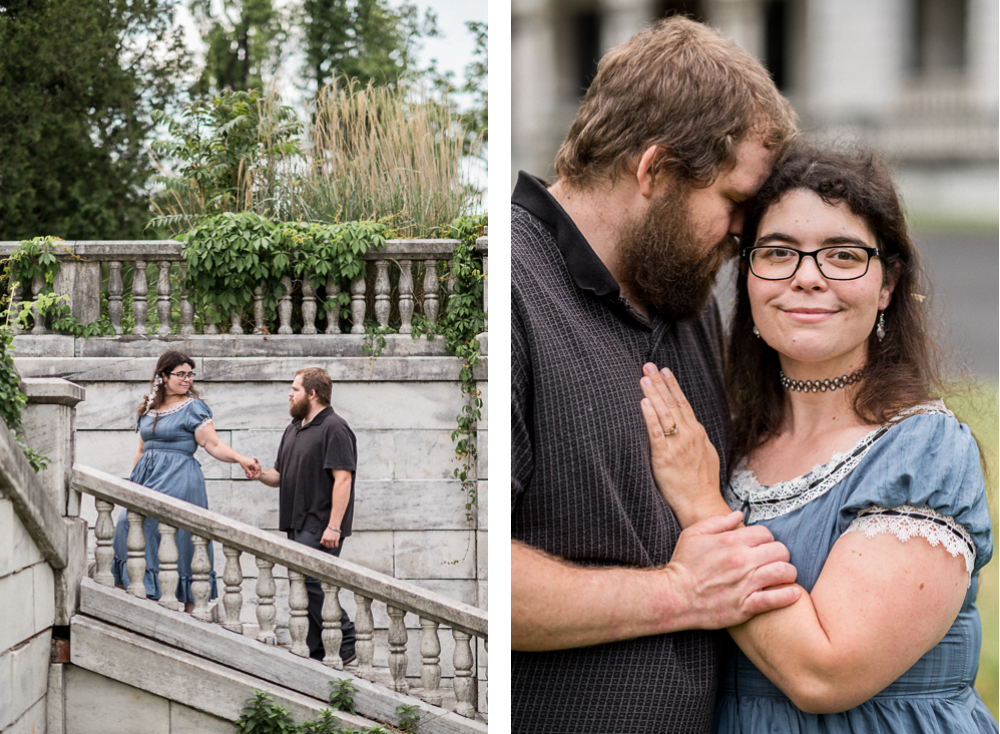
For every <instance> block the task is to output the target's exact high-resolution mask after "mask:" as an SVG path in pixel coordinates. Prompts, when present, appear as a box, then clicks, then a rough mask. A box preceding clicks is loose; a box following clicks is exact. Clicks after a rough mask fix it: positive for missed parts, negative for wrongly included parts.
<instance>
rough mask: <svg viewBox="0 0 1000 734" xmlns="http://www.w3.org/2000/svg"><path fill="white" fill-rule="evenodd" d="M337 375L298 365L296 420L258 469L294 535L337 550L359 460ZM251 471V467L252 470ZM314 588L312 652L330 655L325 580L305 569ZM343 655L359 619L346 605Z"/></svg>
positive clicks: (350, 512) (292, 395) (283, 526)
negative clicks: (337, 407) (269, 463)
mask: <svg viewBox="0 0 1000 734" xmlns="http://www.w3.org/2000/svg"><path fill="white" fill-rule="evenodd" d="M332 391H333V382H332V381H331V380H330V375H329V374H327V372H326V370H323V369H320V368H318V367H309V368H307V369H303V370H299V371H298V372H296V373H295V379H294V380H292V389H291V391H290V392H289V393H288V412H289V414H290V415H291V416H292V422H291V423H290V424H289V425H288V427H287V428H285V433H284V435H283V436H282V437H281V443H280V444H279V445H278V458H277V459H276V460H275V463H274V468H273V469H267V470H265V471H262V472H260V473H259V474H257V475H256V476H250V478H251V479H258V480H260V481H261V482H263V483H264V484H266V485H267V486H269V487H278V488H279V491H278V529H279V530H284V531H285V533H286V534H287V535H288V538H289V540H294V541H296V542H298V543H302V544H304V545H308V546H309V547H310V548H315V549H317V550H321V551H325V552H327V553H329V554H331V555H334V556H339V555H340V551H341V550H342V549H343V547H344V539H345V538H346V537H347V536H349V535H350V534H351V524H352V522H353V520H354V478H355V472H356V469H357V464H358V442H357V439H356V438H355V436H354V432H353V431H352V430H351V428H350V426H348V425H347V421H345V420H344V419H343V418H341V417H340V416H339V415H337V414H336V413H335V412H334V410H333V408H331V407H330V396H331V393H332ZM248 476H249V475H248ZM306 591H307V592H308V594H309V615H308V616H309V633H308V636H307V637H306V643H307V644H308V645H309V657H311V658H313V659H315V660H322V659H323V658H324V651H323V638H322V635H323V616H322V611H323V598H324V594H323V587H322V585H321V584H320V582H319V580H318V579H315V578H313V577H311V576H308V577H306ZM340 630H341V632H343V634H344V637H343V640H342V642H341V644H340V651H339V652H340V658H341V660H342V661H343V663H344V664H347V663H349V662H351V661H352V660H354V659H355V658H356V657H357V655H356V653H355V651H354V643H355V639H356V634H355V631H354V623H353V622H351V619H350V617H348V616H347V612H346V611H344V608H343V607H341V610H340Z"/></svg>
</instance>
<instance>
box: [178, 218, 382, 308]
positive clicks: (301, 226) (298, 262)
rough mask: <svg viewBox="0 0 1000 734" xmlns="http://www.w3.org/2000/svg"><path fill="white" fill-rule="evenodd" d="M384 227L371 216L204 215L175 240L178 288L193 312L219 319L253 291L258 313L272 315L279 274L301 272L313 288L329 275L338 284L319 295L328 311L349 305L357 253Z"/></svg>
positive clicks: (248, 301) (247, 303)
mask: <svg viewBox="0 0 1000 734" xmlns="http://www.w3.org/2000/svg"><path fill="white" fill-rule="evenodd" d="M389 234H390V230H389V228H388V227H387V226H386V225H384V224H381V223H379V222H343V223H339V224H319V223H315V222H277V223H276V222H271V221H269V220H267V219H265V218H263V217H260V216H258V215H256V214H253V213H251V212H241V213H238V214H234V213H230V212H227V213H225V214H219V215H216V216H214V217H209V218H208V219H205V220H204V221H202V222H201V223H200V224H198V225H197V226H195V227H193V228H192V229H190V230H189V231H188V232H186V233H185V234H183V235H181V236H180V237H179V239H180V240H181V241H183V242H184V247H183V256H184V260H185V261H186V262H187V267H188V270H187V280H186V283H185V285H186V287H188V288H190V289H191V297H192V300H193V303H194V305H195V309H196V311H199V312H201V313H204V314H205V315H206V319H208V320H211V321H212V322H214V323H219V322H220V321H222V320H223V319H224V318H226V315H228V314H229V313H231V312H232V311H233V310H236V311H239V312H241V313H246V312H247V311H248V309H249V308H250V307H251V306H252V304H253V297H254V290H255V289H256V288H260V289H261V292H262V294H263V301H262V303H263V306H264V316H265V319H267V320H268V321H273V320H274V318H275V317H276V313H277V304H278V301H279V300H280V299H281V297H282V296H283V295H284V294H285V286H284V285H283V284H282V282H281V279H282V278H284V277H288V276H291V277H292V278H294V279H299V280H301V279H304V278H308V280H309V282H310V284H311V285H312V286H313V288H315V289H319V288H320V287H321V286H325V284H326V283H327V280H328V279H329V278H331V277H332V278H333V279H334V280H336V281H337V282H339V283H340V284H341V287H342V290H341V292H340V294H339V296H338V297H337V298H336V299H335V298H328V299H326V303H325V304H324V306H325V308H326V309H327V310H328V311H338V310H339V309H340V307H346V306H347V305H348V304H349V303H350V291H349V285H350V281H351V279H352V278H356V277H358V276H359V275H360V274H361V273H362V272H363V270H364V268H365V261H364V260H363V259H361V255H363V254H364V253H366V252H367V251H368V250H370V249H374V248H379V247H385V241H386V238H387V236H388V235H389Z"/></svg>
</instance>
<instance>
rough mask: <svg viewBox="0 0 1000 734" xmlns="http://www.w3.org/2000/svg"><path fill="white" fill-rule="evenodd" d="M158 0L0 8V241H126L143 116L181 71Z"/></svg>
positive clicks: (147, 164) (141, 219) (144, 166)
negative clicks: (44, 238)
mask: <svg viewBox="0 0 1000 734" xmlns="http://www.w3.org/2000/svg"><path fill="white" fill-rule="evenodd" d="M172 26H173V18H172V11H171V9H170V4H169V2H168V1H167V0H49V2H38V1H37V0H3V3H2V5H0V48H2V49H3V51H4V52H3V53H2V54H0V239H5V240H21V239H28V238H30V237H35V236H38V235H55V236H59V237H62V238H64V239H108V238H121V239H127V238H131V237H138V236H140V235H141V233H142V229H143V227H144V226H145V223H146V221H147V220H148V218H149V204H148V193H147V191H146V183H147V181H148V180H149V177H150V176H151V175H152V174H153V173H154V170H153V166H152V162H151V160H150V158H149V153H148V135H149V132H150V130H151V129H152V124H153V123H152V121H151V113H152V111H153V110H154V109H162V108H163V107H164V105H165V104H166V102H167V100H169V99H171V98H173V97H174V96H175V95H176V92H177V80H178V79H179V78H180V74H181V73H182V72H183V70H184V68H185V64H186V57H185V52H184V48H183V44H182V39H181V37H180V32H179V31H174V30H172Z"/></svg>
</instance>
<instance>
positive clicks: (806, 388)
mask: <svg viewBox="0 0 1000 734" xmlns="http://www.w3.org/2000/svg"><path fill="white" fill-rule="evenodd" d="M861 372H862V371H861V370H858V371H857V372H854V373H852V374H850V375H841V376H840V377H834V378H833V379H832V380H804V381H803V380H792V379H790V378H788V377H786V376H785V373H784V372H782V371H781V370H778V375H779V377H780V378H781V386H782V387H784V388H787V389H789V390H794V391H795V392H826V391H827V390H836V389H837V388H841V387H847V386H848V385H853V384H854V383H856V382H858V381H860V380H861Z"/></svg>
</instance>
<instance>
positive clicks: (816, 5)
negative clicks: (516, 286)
mask: <svg viewBox="0 0 1000 734" xmlns="http://www.w3.org/2000/svg"><path fill="white" fill-rule="evenodd" d="M677 12H680V13H685V14H687V15H689V16H691V17H693V18H696V19H698V20H702V21H704V22H706V23H708V24H710V25H712V26H715V27H717V28H719V29H720V30H721V31H722V32H723V34H725V35H726V36H728V37H730V38H733V39H734V40H735V41H736V42H737V43H738V44H739V45H740V46H741V47H743V48H744V49H746V50H747V51H749V52H750V53H752V54H754V55H755V56H756V57H757V58H759V59H761V61H763V62H764V64H765V65H766V66H767V67H768V69H769V70H770V71H771V73H772V75H773V76H774V79H775V82H776V83H777V85H778V87H779V88H780V89H781V90H782V92H783V93H784V94H785V95H786V96H787V97H788V98H789V100H790V101H791V102H792V105H793V106H794V107H795V110H796V111H797V112H798V114H799V117H800V120H801V127H802V129H803V131H806V132H809V133H813V134H815V135H817V136H820V137H825V138H832V139H837V140H841V141H854V140H860V141H862V142H864V143H866V144H869V145H874V146H876V147H877V148H878V149H880V150H881V151H882V152H883V153H884V154H885V155H887V156H888V157H889V159H890V160H891V161H892V162H893V164H894V167H895V169H896V172H897V176H898V177H899V179H900V182H901V184H902V187H903V190H904V193H905V194H906V197H907V200H908V203H909V208H910V210H911V211H913V210H914V209H915V208H919V209H921V210H922V211H928V210H929V211H932V212H935V213H940V214H942V215H944V216H946V217H955V216H959V217H961V216H963V215H969V216H974V217H977V218H987V219H989V218H993V219H995V218H996V216H997V200H998V196H1000V189H998V184H997V179H998V165H997V161H998V152H1000V151H998V113H1000V99H998V98H1000V95H998V90H1000V73H998V70H1000V65H998V59H1000V54H998V36H1000V33H998V28H1000V13H998V4H997V2H996V0H835V1H831V0H688V1H683V0H681V1H678V0H513V3H512V31H511V44H512V48H511V58H512V78H511V84H512V95H511V104H512V117H513V119H512V128H513V134H512V144H511V145H512V150H511V153H512V163H513V168H514V170H513V171H512V183H513V180H514V176H516V172H517V170H518V169H524V170H528V171H531V172H533V173H536V174H538V175H544V176H551V175H552V160H553V158H554V157H555V153H556V151H557V150H558V147H559V145H560V143H561V142H562V139H563V137H564V136H565V134H566V131H567V130H568V128H569V125H570V123H571V122H572V120H573V117H574V116H575V114H576V109H577V106H578V104H579V101H580V99H581V98H582V96H583V93H584V91H585V90H586V88H587V86H588V85H589V83H590V80H591V79H592V78H593V76H594V73H595V72H596V69H597V61H598V59H599V58H600V56H601V55H602V54H603V53H604V52H605V51H606V50H607V49H609V48H610V47H612V46H614V45H616V44H618V43H620V42H622V41H624V40H625V39H627V38H628V37H629V36H631V35H632V34H633V33H634V32H635V31H636V30H637V29H639V28H640V27H641V26H642V25H643V24H644V23H648V22H650V21H653V20H655V19H657V18H660V17H663V16H665V15H669V14H672V13H677Z"/></svg>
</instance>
